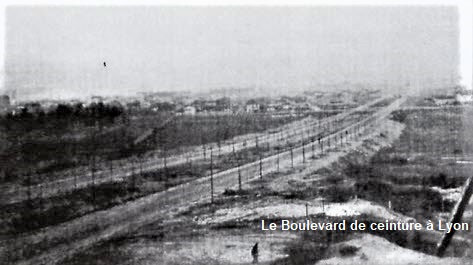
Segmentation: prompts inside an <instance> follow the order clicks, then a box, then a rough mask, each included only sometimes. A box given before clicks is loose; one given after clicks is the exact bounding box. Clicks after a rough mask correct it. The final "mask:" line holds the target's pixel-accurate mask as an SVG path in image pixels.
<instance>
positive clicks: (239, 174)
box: [237, 157, 241, 191]
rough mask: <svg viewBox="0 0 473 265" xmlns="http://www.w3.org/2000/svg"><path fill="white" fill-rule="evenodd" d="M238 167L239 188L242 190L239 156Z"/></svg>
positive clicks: (238, 159)
mask: <svg viewBox="0 0 473 265" xmlns="http://www.w3.org/2000/svg"><path fill="white" fill-rule="evenodd" d="M237 167H238V190H240V191H241V169H240V158H239V157H237Z"/></svg>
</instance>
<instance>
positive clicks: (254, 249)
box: [251, 243, 258, 263]
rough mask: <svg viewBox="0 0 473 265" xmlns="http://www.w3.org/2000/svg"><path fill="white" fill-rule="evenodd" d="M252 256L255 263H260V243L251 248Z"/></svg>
mask: <svg viewBox="0 0 473 265" xmlns="http://www.w3.org/2000/svg"><path fill="white" fill-rule="evenodd" d="M251 256H252V257H253V263H258V243H256V244H255V245H254V246H253V248H251Z"/></svg>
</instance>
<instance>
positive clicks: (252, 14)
mask: <svg viewBox="0 0 473 265" xmlns="http://www.w3.org/2000/svg"><path fill="white" fill-rule="evenodd" d="M5 32H6V44H5V89H7V90H14V89H16V90H17V97H18V99H20V100H21V99H35V98H39V97H44V98H71V97H85V96H88V95H91V94H104V95H108V94H120V95H126V94H134V93H136V92H137V91H165V90H196V89H199V90H200V89H210V88H218V87H229V86H230V87H256V88H259V89H261V90H264V91H275V90H278V91H290V90H292V89H301V88H322V87H323V85H324V84H343V85H346V86H347V87H348V86H349V85H350V84H356V83H362V84H366V85H368V86H376V87H387V88H389V89H392V88H394V87H395V88H398V87H407V84H408V83H409V88H410V90H411V91H417V90H419V89H429V88H430V87H432V86H443V85H449V84H451V83H452V82H455V81H456V79H457V78H458V75H459V73H458V72H459V43H458V38H459V30H458V10H457V9H456V8H454V7H426V6H423V7H393V6H391V7H174V8H173V7H156V6H154V7H7V8H6V29H5ZM104 61H106V62H107V67H103V62H104Z"/></svg>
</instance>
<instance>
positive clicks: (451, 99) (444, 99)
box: [433, 95, 456, 106]
mask: <svg viewBox="0 0 473 265" xmlns="http://www.w3.org/2000/svg"><path fill="white" fill-rule="evenodd" d="M433 101H434V103H435V104H436V105H438V106H441V105H451V104H454V103H455V101H456V98H455V96H451V95H437V96H435V97H433Z"/></svg>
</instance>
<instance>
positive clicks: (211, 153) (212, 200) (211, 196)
mask: <svg viewBox="0 0 473 265" xmlns="http://www.w3.org/2000/svg"><path fill="white" fill-rule="evenodd" d="M210 202H211V203H212V204H213V203H214V171H213V150H212V147H210Z"/></svg>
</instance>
